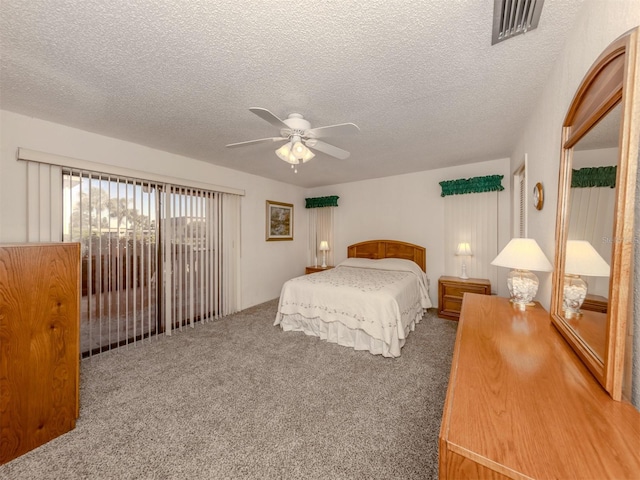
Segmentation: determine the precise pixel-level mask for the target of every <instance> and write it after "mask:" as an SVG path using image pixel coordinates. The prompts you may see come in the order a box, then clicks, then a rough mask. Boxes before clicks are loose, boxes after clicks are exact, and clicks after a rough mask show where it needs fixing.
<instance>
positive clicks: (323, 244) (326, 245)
mask: <svg viewBox="0 0 640 480" xmlns="http://www.w3.org/2000/svg"><path fill="white" fill-rule="evenodd" d="M327 250H329V242H327V241H326V240H322V241H321V242H320V251H321V252H322V265H321V266H322V268H327Z"/></svg>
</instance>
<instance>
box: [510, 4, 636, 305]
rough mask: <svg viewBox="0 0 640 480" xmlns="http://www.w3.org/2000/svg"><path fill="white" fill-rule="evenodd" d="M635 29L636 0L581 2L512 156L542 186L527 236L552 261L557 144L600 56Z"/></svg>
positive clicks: (546, 285) (546, 281)
mask: <svg viewBox="0 0 640 480" xmlns="http://www.w3.org/2000/svg"><path fill="white" fill-rule="evenodd" d="M543 16H544V13H543ZM639 24H640V1H638V0H586V1H585V3H584V6H583V7H582V9H581V11H580V13H579V15H578V18H577V19H576V22H575V24H574V27H573V29H572V31H571V32H570V34H569V37H568V39H567V42H566V44H565V47H564V50H563V52H562V54H561V55H560V57H559V58H558V61H557V62H556V64H555V66H554V68H553V70H552V72H551V73H550V75H549V77H548V78H549V79H548V81H547V84H546V85H545V88H544V91H543V92H542V94H541V96H540V99H539V101H538V102H537V103H536V108H535V109H534V110H533V111H532V112H531V116H530V119H529V123H528V125H527V127H526V128H525V130H524V131H523V132H522V135H521V136H520V138H519V140H518V143H517V147H516V149H515V150H514V152H513V154H512V155H511V159H512V160H511V170H512V171H515V169H516V168H517V166H518V165H519V163H520V161H521V159H522V157H523V155H524V154H525V153H526V154H527V155H528V167H527V168H528V172H527V175H528V177H529V185H535V184H536V182H542V184H543V185H544V187H545V205H544V208H543V209H542V210H540V211H538V210H536V209H535V208H533V205H532V204H531V202H529V205H527V208H528V210H527V215H528V235H529V237H532V238H535V239H536V240H537V241H538V243H539V244H540V247H541V248H542V250H543V251H544V252H545V254H546V255H547V257H548V258H549V259H550V260H552V261H553V258H554V254H555V221H556V207H557V203H558V174H559V170H560V140H561V133H562V123H563V122H564V118H565V115H566V113H567V109H568V108H569V104H570V103H571V100H572V99H573V96H574V93H575V91H576V89H577V87H578V85H579V84H580V82H581V81H582V79H583V77H584V75H585V74H586V73H587V70H588V69H589V68H590V67H591V65H592V64H593V62H594V61H595V60H596V58H597V57H598V56H599V55H600V53H601V52H602V51H603V50H604V49H605V48H606V47H607V45H609V44H610V43H611V42H612V41H613V40H615V39H616V38H617V37H619V36H620V35H622V34H623V33H625V32H626V31H628V30H630V29H631V28H633V27H635V26H637V25H639ZM539 277H540V288H539V290H538V295H537V297H536V298H537V299H538V300H539V301H540V302H541V303H542V305H543V306H544V307H545V308H547V309H548V308H549V306H550V303H551V275H546V276H542V275H539Z"/></svg>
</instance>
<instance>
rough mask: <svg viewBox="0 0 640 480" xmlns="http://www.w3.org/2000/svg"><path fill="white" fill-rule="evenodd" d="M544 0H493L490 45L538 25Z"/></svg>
mask: <svg viewBox="0 0 640 480" xmlns="http://www.w3.org/2000/svg"><path fill="white" fill-rule="evenodd" d="M543 4H544V0H494V3H493V35H492V37H491V45H495V44H496V43H498V42H502V41H503V40H507V39H508V38H511V37H513V36H515V35H519V34H521V33H525V32H527V31H529V30H533V29H534V28H536V27H537V26H538V20H540V12H542V5H543Z"/></svg>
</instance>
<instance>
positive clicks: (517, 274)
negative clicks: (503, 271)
mask: <svg viewBox="0 0 640 480" xmlns="http://www.w3.org/2000/svg"><path fill="white" fill-rule="evenodd" d="M507 287H509V295H511V302H512V303H513V304H514V305H516V306H517V307H519V308H520V310H524V309H525V307H527V306H529V305H533V299H534V297H535V296H536V293H538V277H536V276H535V274H533V273H531V272H530V271H529V270H511V271H510V272H509V275H508V276H507Z"/></svg>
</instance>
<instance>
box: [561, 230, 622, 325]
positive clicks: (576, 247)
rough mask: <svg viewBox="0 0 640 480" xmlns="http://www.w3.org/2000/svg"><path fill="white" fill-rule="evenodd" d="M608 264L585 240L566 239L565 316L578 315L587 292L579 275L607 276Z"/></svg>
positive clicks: (608, 271)
mask: <svg viewBox="0 0 640 480" xmlns="http://www.w3.org/2000/svg"><path fill="white" fill-rule="evenodd" d="M610 270H611V269H610V268H609V264H608V263H607V262H606V261H605V260H604V258H602V257H601V256H600V254H599V253H598V252H597V251H596V249H595V248H593V245H591V244H590V243H589V242H587V241H586V240H567V247H566V258H565V266H564V272H565V275H564V290H563V307H562V308H563V311H564V315H565V317H566V318H575V317H578V316H580V307H582V304H583V302H584V299H585V298H586V296H587V293H588V285H587V282H586V281H584V280H583V279H582V278H581V276H587V277H608V276H609V273H610Z"/></svg>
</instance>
